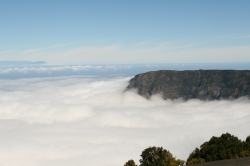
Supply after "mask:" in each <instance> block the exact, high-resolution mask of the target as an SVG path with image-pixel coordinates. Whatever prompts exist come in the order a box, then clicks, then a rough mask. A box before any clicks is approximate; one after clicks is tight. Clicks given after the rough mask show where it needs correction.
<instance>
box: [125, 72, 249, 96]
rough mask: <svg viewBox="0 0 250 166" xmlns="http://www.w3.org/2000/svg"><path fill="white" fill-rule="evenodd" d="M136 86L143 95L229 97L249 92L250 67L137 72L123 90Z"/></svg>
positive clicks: (245, 94) (247, 94)
mask: <svg viewBox="0 0 250 166" xmlns="http://www.w3.org/2000/svg"><path fill="white" fill-rule="evenodd" d="M133 88H135V89H138V93H139V94H140V95H142V96H144V97H146V98H149V97H150V96H151V95H154V94H159V93H160V94H162V96H163V98H164V99H176V98H184V99H186V100H187V99H193V98H197V99H201V100H214V99H221V98H222V99H229V98H232V99H234V98H238V97H242V96H248V97H249V96H250V70H187V71H173V70H160V71H153V72H147V73H143V74H138V75H136V76H135V77H134V78H132V79H131V80H130V81H129V85H128V86H127V88H126V90H129V89H133Z"/></svg>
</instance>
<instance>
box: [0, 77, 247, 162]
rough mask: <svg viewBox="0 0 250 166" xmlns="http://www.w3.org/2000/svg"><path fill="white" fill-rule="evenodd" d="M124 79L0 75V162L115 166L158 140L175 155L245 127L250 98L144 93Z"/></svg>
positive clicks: (241, 135)
mask: <svg viewBox="0 0 250 166" xmlns="http://www.w3.org/2000/svg"><path fill="white" fill-rule="evenodd" d="M128 80H129V78H109V79H108V78H104V77H103V78H97V77H92V78H86V77H53V78H31V79H18V80H0V93H1V96H0V135H1V137H0V147H1V148H0V165H8V166H24V165H25V166H44V165H46V166H55V165H60V166H72V165H91V166H100V165H102V166H118V165H124V163H125V162H126V161H127V160H129V159H134V160H135V161H136V162H137V163H139V162H138V160H139V158H140V154H141V151H142V150H143V149H145V148H147V147H149V146H163V147H164V148H165V149H168V150H170V152H172V153H173V155H175V156H176V157H177V158H181V159H186V158H187V157H188V155H189V153H190V152H191V151H192V150H193V149H194V148H195V147H198V146H199V145H200V144H201V143H203V142H204V141H207V140H209V138H211V137H212V136H214V135H215V136H220V135H221V134H222V133H225V132H229V133H231V134H234V135H236V136H238V137H239V138H241V139H245V138H246V137H247V136H248V135H249V134H250V131H249V125H250V110H249V108H250V101H249V100H248V99H246V98H240V99H237V100H232V101H229V100H228V101H227V100H222V101H200V100H190V101H187V102H184V101H182V100H174V101H172V100H166V101H165V100H162V99H161V97H160V96H153V97H152V98H151V100H146V99H145V98H143V97H141V96H139V95H137V94H136V92H135V91H129V92H125V93H123V90H124V89H125V87H126V85H127V82H128Z"/></svg>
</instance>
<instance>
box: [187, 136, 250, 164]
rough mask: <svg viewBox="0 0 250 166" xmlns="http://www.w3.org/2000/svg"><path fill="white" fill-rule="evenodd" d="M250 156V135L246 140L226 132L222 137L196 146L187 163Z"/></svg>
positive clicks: (213, 138)
mask: <svg viewBox="0 0 250 166" xmlns="http://www.w3.org/2000/svg"><path fill="white" fill-rule="evenodd" d="M248 156H250V136H248V137H247V138H246V141H241V140H239V139H238V138H237V137H235V136H233V135H231V134H229V133H226V134H222V135H221V136H220V137H212V138H211V139H210V140H209V141H208V142H205V143H203V144H202V145H201V146H200V149H198V148H196V149H195V150H194V151H193V152H192V153H191V154H190V155H189V157H188V159H187V165H190V164H194V163H203V162H204V161H205V162H210V161H216V160H225V159H232V158H239V157H248Z"/></svg>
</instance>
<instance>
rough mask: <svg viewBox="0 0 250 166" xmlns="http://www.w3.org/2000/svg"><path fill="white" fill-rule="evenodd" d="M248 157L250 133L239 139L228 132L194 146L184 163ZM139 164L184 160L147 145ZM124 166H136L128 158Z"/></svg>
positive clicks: (174, 165) (159, 165)
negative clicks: (242, 139) (197, 146)
mask: <svg viewBox="0 0 250 166" xmlns="http://www.w3.org/2000/svg"><path fill="white" fill-rule="evenodd" d="M241 157H250V135H249V136H248V137H247V138H246V140H245V141H241V140H240V139H238V138H237V137H235V136H234V135H231V134H229V133H226V134H222V135H221V136H220V137H214V136H213V137H212V138H211V139H210V140H209V141H208V142H205V143H203V144H202V145H201V146H200V149H198V148H196V149H195V150H194V151H193V152H192V153H191V154H190V155H189V157H188V159H187V161H186V165H192V164H198V163H205V162H210V161H217V160H225V159H234V158H241ZM141 158H142V159H140V165H139V166H183V165H184V164H185V161H184V160H180V159H176V158H175V157H173V155H172V154H171V153H170V152H169V151H168V150H166V149H163V148H162V147H154V146H153V147H149V148H146V149H145V150H143V151H142V154H141ZM124 166H137V165H136V164H135V162H134V160H132V159H131V160H129V161H128V162H126V163H125V165H124Z"/></svg>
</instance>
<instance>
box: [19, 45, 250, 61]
mask: <svg viewBox="0 0 250 166" xmlns="http://www.w3.org/2000/svg"><path fill="white" fill-rule="evenodd" d="M249 52H250V46H249V45H243V46H230V47H211V48H209V47H199V46H197V45H194V44H189V43H188V44H187V43H186V44H185V43H158V44H157V45H149V44H147V43H138V44H134V45H131V46H125V45H123V44H121V43H115V44H111V45H107V46H89V47H87V46H82V47H75V48H65V49H63V50H53V49H52V50H46V49H38V50H37V49H36V50H35V51H34V50H28V51H24V52H22V53H21V54H19V55H18V56H16V58H19V60H26V59H29V60H33V61H36V60H44V61H46V62H48V63H51V64H86V63H90V64H131V63H133V64H135V63H162V62H165V63H200V62H247V61H250V59H249V54H248V53H249ZM225 57H227V58H226V59H225Z"/></svg>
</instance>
